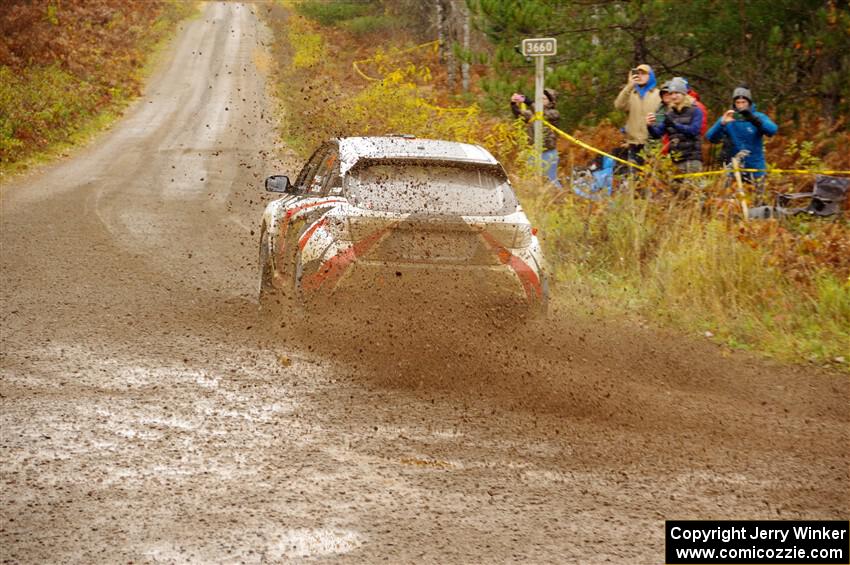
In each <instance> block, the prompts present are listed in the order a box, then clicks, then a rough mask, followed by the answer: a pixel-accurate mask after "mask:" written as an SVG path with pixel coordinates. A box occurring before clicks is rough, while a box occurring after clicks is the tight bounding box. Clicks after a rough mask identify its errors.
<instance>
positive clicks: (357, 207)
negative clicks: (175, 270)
mask: <svg viewBox="0 0 850 565" xmlns="http://www.w3.org/2000/svg"><path fill="white" fill-rule="evenodd" d="M266 190H267V191H270V192H277V193H282V194H283V196H282V197H281V198H279V199H277V200H274V201H272V202H270V203H269V204H268V205H267V206H266V209H265V212H264V214H263V221H262V226H261V230H260V234H261V235H260V304H261V307H262V306H264V305H266V306H268V305H271V304H276V303H277V304H279V303H281V301H280V298H287V299H294V300H295V301H296V302H297V303H299V304H301V303H304V302H305V301H308V300H310V298H315V297H320V296H330V295H336V296H338V295H340V294H341V293H344V292H347V291H355V290H364V289H368V290H369V291H370V292H371V293H372V294H374V295H375V296H376V297H377V298H380V297H381V296H382V294H383V292H382V291H384V290H388V289H389V288H390V287H395V288H398V287H401V288H405V289H411V292H420V293H421V292H422V291H430V292H433V293H436V294H439V293H448V291H449V289H451V288H452V287H458V285H460V284H461V283H462V284H463V285H464V286H463V288H464V289H465V290H464V292H467V293H469V294H467V296H469V295H470V294H471V295H473V296H474V297H475V298H476V299H482V300H486V301H488V302H494V303H499V302H505V303H514V304H515V303H517V302H518V303H520V304H521V305H523V307H526V308H527V309H528V310H529V311H530V312H531V313H532V314H534V315H535V316H539V315H542V314H545V311H546V306H547V302H548V285H547V280H546V275H545V272H544V267H543V258H542V254H541V250H540V242H539V241H538V239H537V236H536V230H535V229H533V228H532V227H531V224H530V223H529V221H528V218H527V217H526V215H525V213H524V212H523V211H522V207H521V206H520V205H519V202H518V201H517V198H516V195H515V194H514V191H513V189H512V188H511V185H510V183H509V182H508V178H507V175H506V174H505V171H504V169H502V166H501V165H500V164H499V163H498V161H496V159H495V158H494V157H493V156H492V155H491V154H490V153H489V152H488V151H487V150H486V149H484V148H482V147H480V146H477V145H469V144H465V143H457V142H449V141H438V140H432V139H418V138H414V137H412V136H385V137H348V138H340V139H334V140H331V141H328V142H326V143H324V144H323V145H322V146H321V147H320V148H319V149H318V150H317V151H316V152H315V153H313V155H312V156H311V157H310V159H309V161H307V164H306V165H305V166H304V168H303V169H302V170H301V172H300V174H299V175H298V178H297V179H296V180H295V182H291V181H290V180H289V178H288V177H286V176H282V175H275V176H271V177H269V178H267V179H266ZM402 283H410V284H408V285H402ZM413 289H415V290H413Z"/></svg>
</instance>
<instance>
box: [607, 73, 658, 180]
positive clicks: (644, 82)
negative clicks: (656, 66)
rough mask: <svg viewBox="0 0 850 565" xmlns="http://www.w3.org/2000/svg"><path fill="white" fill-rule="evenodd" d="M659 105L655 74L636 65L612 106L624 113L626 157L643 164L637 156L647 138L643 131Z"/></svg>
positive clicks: (645, 132)
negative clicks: (648, 118) (647, 119)
mask: <svg viewBox="0 0 850 565" xmlns="http://www.w3.org/2000/svg"><path fill="white" fill-rule="evenodd" d="M660 105H661V96H660V95H659V93H658V88H656V80H655V71H653V70H652V67H650V66H649V65H646V64H644V65H638V66H637V67H635V68H634V69H632V70H631V71H629V82H628V84H626V86H624V87H623V89H622V90H621V91H620V94H618V95H617V99H616V100H615V101H614V107H615V108H617V109H618V110H624V111H625V112H626V114H627V117H626V127H625V131H626V144H627V145H628V150H629V152H628V158H629V161H633V162H635V163H638V164H643V158H642V157H640V155H639V153H640V152H641V151H642V150H643V146H644V145H645V144H646V142H647V139H649V131H648V130H647V128H646V115H647V114H649V113H650V112H655V110H657V109H658V106H660Z"/></svg>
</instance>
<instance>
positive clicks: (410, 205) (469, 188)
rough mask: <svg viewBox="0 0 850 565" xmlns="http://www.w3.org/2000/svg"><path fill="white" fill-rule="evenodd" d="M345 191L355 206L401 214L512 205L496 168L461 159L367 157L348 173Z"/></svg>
mask: <svg viewBox="0 0 850 565" xmlns="http://www.w3.org/2000/svg"><path fill="white" fill-rule="evenodd" d="M346 194H347V196H348V198H349V200H350V201H351V203H352V204H353V205H355V206H357V207H359V208H366V209H369V210H377V211H382V212H397V213H402V214H407V213H423V214H438V215H439V214H450V215H463V216H494V215H505V214H510V213H512V212H513V211H514V210H516V207H517V200H516V196H515V195H514V192H513V190H512V189H511V186H510V184H508V181H507V178H506V177H505V174H504V172H503V171H502V170H501V168H499V167H487V166H481V165H466V164H463V163H458V164H454V163H451V164H446V163H422V162H406V163H405V162H392V163H380V162H379V163H374V162H373V163H369V164H366V165H363V166H359V167H356V168H355V169H354V170H353V171H351V172H350V173H349V175H348V176H347V179H346Z"/></svg>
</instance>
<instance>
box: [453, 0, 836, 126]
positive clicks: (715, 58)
mask: <svg viewBox="0 0 850 565" xmlns="http://www.w3.org/2000/svg"><path fill="white" fill-rule="evenodd" d="M469 4H470V6H471V8H472V9H473V11H474V13H475V16H476V25H477V26H478V28H479V29H481V30H482V31H483V32H484V33H485V35H486V36H487V37H488V39H490V41H491V42H492V46H488V48H487V50H486V53H485V54H486V55H487V56H488V58H489V64H490V68H491V69H492V70H491V72H490V73H488V77H487V82H486V84H487V85H488V87H487V88H486V90H485V92H486V93H487V94H488V96H489V97H491V98H493V99H492V100H491V103H490V104H485V105H484V106H485V107H491V106H492V107H496V106H498V105H501V106H502V107H504V98H496V97H502V96H504V93H505V92H506V91H507V90H509V88H508V85H514V84H516V83H517V82H526V88H528V87H529V86H530V85H529V84H528V83H527V81H529V80H530V77H531V76H532V75H533V63H530V62H526V61H525V60H524V59H523V57H522V56H521V55H519V54H517V53H516V52H515V50H514V47H515V46H517V45H518V44H519V42H520V41H521V39H522V38H524V37H532V36H554V37H556V38H557V39H558V41H559V53H558V55H557V56H555V57H551V58H547V66H548V67H549V69H548V71H547V77H546V81H547V84H548V85H549V86H553V87H555V88H557V89H559V90H561V91H562V92H565V93H567V94H568V95H567V96H562V97H561V99H560V101H559V106H558V109H559V110H560V111H561V114H562V120H563V125H564V126H565V127H567V128H572V127H575V126H577V125H579V124H587V123H594V122H596V121H597V120H598V119H599V118H603V117H606V116H611V115H612V110H613V108H612V104H613V99H614V97H615V96H616V93H617V91H618V90H619V89H620V88H622V86H623V85H624V84H625V83H626V78H627V74H628V70H629V68H631V67H633V66H634V65H636V64H638V63H649V64H650V65H652V66H653V68H655V70H656V73H657V74H658V78H659V80H662V79H665V78H670V77H672V76H685V77H687V78H688V79H689V80H690V82H691V83H692V85H694V86H695V88H696V89H697V90H698V91H699V92H700V94H701V95H702V97H703V100H704V102H706V104H707V105H708V106H709V108H715V109H717V110H715V111H717V112H718V113H719V109H720V108H725V107H727V106H728V104H729V96H730V94H731V91H732V89H733V88H734V87H735V86H737V85H738V84H741V83H746V84H748V85H749V86H750V87H751V88H752V90H753V92H754V94H755V96H756V98H757V100H758V101H759V102H761V103H762V107H764V108H767V109H771V110H775V111H776V112H777V114H778V115H779V117H781V116H783V115H796V113H798V112H800V111H810V108H814V109H815V111H820V112H821V113H823V115H825V116H828V117H830V118H832V119H836V118H837V117H838V116H840V115H841V114H843V113H846V112H847V111H848V110H850V4H848V3H847V2H836V1H823V0H804V1H799V0H752V1H748V2H741V3H738V4H735V3H717V2H715V1H714V0H693V1H691V2H676V3H673V2H669V1H666V0H640V1H635V2H617V1H611V2H585V1H578V0H577V1H568V0H563V1H562V0H525V1H523V2H514V1H513V0H470V1H469ZM526 92H528V90H526ZM715 115H717V114H715Z"/></svg>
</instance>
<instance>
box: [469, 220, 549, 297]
mask: <svg viewBox="0 0 850 565" xmlns="http://www.w3.org/2000/svg"><path fill="white" fill-rule="evenodd" d="M481 235H482V236H483V237H484V241H486V242H487V244H488V245H489V246H490V248H491V249H492V250H493V251H494V252H495V253H496V255H497V256H498V257H499V262H500V263H501V264H502V265H507V266H508V267H510V268H511V269H512V270H513V271H514V272H515V273H516V276H517V278H518V279H519V282H520V283H522V288H523V290H525V294H526V296H528V299H529V300H540V299H541V298H542V297H543V287H542V286H541V284H540V277H538V276H537V273H535V272H534V269H532V268H531V267H530V266H529V265H528V263H526V262H525V261H523V260H522V259H520V258H519V257H517V256H516V255H514V254H513V253H511V251H510V250H509V249H508V248H507V247H505V246H504V245H502V244H501V243H499V241H498V240H497V239H496V238H495V237H493V234H491V233H489V232H488V231H486V230H484V231H482V232H481Z"/></svg>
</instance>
